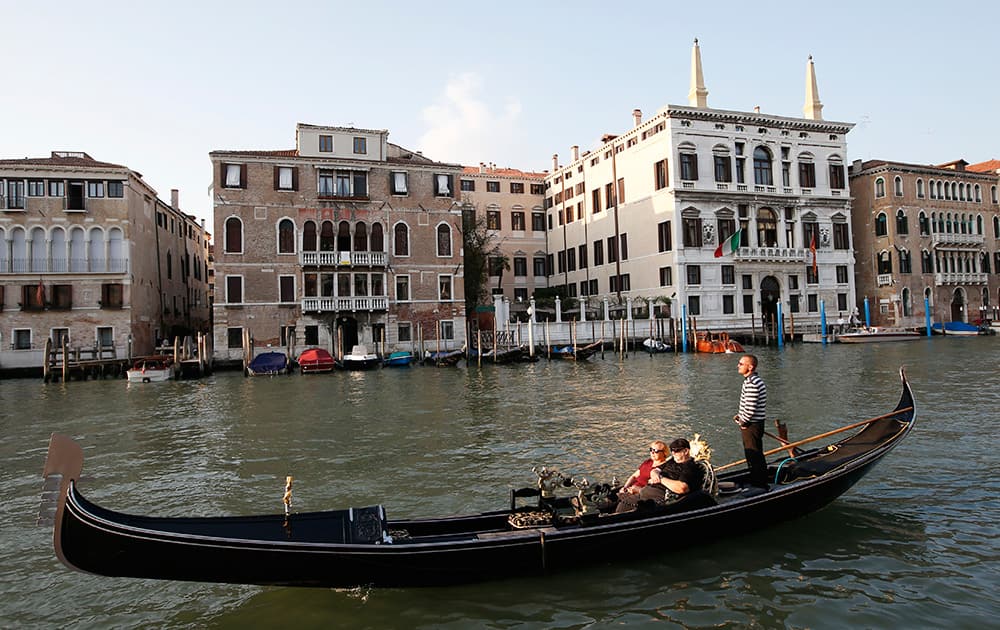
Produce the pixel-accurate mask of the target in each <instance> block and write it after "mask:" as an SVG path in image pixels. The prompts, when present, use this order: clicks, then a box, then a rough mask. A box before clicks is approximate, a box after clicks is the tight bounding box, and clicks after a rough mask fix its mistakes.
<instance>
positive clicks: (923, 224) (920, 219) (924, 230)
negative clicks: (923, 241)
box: [917, 210, 931, 236]
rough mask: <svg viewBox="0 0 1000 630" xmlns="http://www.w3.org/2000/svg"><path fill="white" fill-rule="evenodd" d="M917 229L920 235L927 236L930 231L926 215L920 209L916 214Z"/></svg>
mask: <svg viewBox="0 0 1000 630" xmlns="http://www.w3.org/2000/svg"><path fill="white" fill-rule="evenodd" d="M917 229H918V230H920V236H928V235H930V233H931V225H930V222H929V221H928V220H927V215H926V214H924V211H923V210H921V211H920V214H919V215H917Z"/></svg>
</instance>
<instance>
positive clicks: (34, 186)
mask: <svg viewBox="0 0 1000 630" xmlns="http://www.w3.org/2000/svg"><path fill="white" fill-rule="evenodd" d="M2 190H3V184H0V191H2ZM28 196H29V197H44V196H45V182H44V181H42V180H40V179H30V180H28Z"/></svg>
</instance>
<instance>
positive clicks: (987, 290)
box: [983, 269, 990, 306]
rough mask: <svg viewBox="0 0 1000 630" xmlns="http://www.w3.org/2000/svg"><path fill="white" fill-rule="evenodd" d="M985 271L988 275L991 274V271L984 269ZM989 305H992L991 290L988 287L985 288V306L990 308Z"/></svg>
mask: <svg viewBox="0 0 1000 630" xmlns="http://www.w3.org/2000/svg"><path fill="white" fill-rule="evenodd" d="M984 271H986V273H989V272H990V270H989V269H984ZM989 305H990V290H989V289H988V288H986V287H983V306H989Z"/></svg>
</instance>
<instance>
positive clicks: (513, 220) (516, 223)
mask: <svg viewBox="0 0 1000 630" xmlns="http://www.w3.org/2000/svg"><path fill="white" fill-rule="evenodd" d="M510 229H512V230H514V231H515V232H523V231H524V213H523V212H521V211H516V212H511V213H510Z"/></svg>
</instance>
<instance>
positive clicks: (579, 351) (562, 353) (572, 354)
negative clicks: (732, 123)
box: [549, 339, 604, 361]
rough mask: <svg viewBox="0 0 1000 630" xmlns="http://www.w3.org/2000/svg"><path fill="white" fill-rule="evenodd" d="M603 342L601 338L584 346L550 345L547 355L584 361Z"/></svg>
mask: <svg viewBox="0 0 1000 630" xmlns="http://www.w3.org/2000/svg"><path fill="white" fill-rule="evenodd" d="M603 344H604V340H603V339H601V340H599V341H595V342H594V343H592V344H588V345H586V346H552V347H551V348H550V350H549V357H551V358H553V359H566V360H568V361H584V360H586V359H589V358H590V357H591V356H593V355H594V354H596V353H597V352H598V351H599V350H600V349H601V346H602V345H603Z"/></svg>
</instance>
